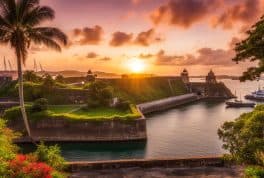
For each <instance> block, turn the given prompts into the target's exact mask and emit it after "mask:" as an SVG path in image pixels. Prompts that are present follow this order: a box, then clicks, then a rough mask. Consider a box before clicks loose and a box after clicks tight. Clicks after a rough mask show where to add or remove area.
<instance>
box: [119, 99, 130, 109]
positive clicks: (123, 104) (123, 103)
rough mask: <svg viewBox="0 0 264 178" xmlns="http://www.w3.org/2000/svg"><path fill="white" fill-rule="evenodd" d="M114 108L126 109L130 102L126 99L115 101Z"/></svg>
mask: <svg viewBox="0 0 264 178" xmlns="http://www.w3.org/2000/svg"><path fill="white" fill-rule="evenodd" d="M116 108H117V109H119V110H122V111H126V110H128V109H129V108H130V103H129V101H126V100H120V101H119V102H117V104H116Z"/></svg>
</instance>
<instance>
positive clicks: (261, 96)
mask: <svg viewBox="0 0 264 178" xmlns="http://www.w3.org/2000/svg"><path fill="white" fill-rule="evenodd" d="M245 98H246V99H250V100H258V101H264V90H261V89H259V90H258V91H255V92H252V93H251V94H250V95H246V96H245Z"/></svg>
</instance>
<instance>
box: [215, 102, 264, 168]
mask: <svg viewBox="0 0 264 178" xmlns="http://www.w3.org/2000/svg"><path fill="white" fill-rule="evenodd" d="M263 123H264V105H259V106H257V107H256V108H255V110H254V111H253V112H250V113H245V114H242V115H241V116H240V117H239V118H238V119H236V120H235V121H234V122H225V123H224V124H223V125H222V127H221V128H220V129H219V130H218V135H219V137H220V139H221V140H222V141H223V142H224V145H223V148H224V149H226V150H228V151H229V152H230V153H231V155H232V156H233V158H235V160H237V161H239V162H245V163H258V162H261V160H259V159H260V158H261V157H263V153H264V124H263ZM260 155H262V156H260ZM262 159H263V158H262ZM262 161H263V160H262ZM260 164H263V163H260Z"/></svg>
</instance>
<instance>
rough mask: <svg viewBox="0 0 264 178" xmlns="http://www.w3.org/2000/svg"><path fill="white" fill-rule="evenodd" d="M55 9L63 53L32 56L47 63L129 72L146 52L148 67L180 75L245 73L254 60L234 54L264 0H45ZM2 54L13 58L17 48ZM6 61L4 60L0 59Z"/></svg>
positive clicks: (35, 51)
mask: <svg viewBox="0 0 264 178" xmlns="http://www.w3.org/2000/svg"><path fill="white" fill-rule="evenodd" d="M41 4H42V5H48V6H51V7H52V8H53V9H54V10H55V11H56V19H55V20H54V21H52V22H46V23H45V24H43V25H49V26H56V27H59V28H61V29H62V30H63V31H64V32H65V33H67V34H68V37H69V44H68V46H67V47H65V48H64V49H63V51H62V52H61V53H57V52H54V51H51V50H48V49H46V48H44V47H42V46H40V47H39V46H32V47H31V50H30V55H29V59H28V61H27V63H26V66H25V68H26V69H32V67H33V60H34V59H36V60H37V61H39V62H40V63H41V64H42V66H43V67H44V69H45V70H80V71H87V70H88V69H92V70H100V71H106V72H116V73H128V72H131V71H130V68H129V62H128V61H131V60H133V59H140V60H142V61H143V62H144V64H145V70H144V72H147V73H155V74H161V75H167V74H170V75H178V74H179V73H180V71H182V70H183V68H187V69H188V70H189V72H190V73H191V74H192V75H202V74H206V73H207V72H208V70H210V69H213V70H214V71H215V72H216V73H217V74H230V75H240V74H241V73H242V71H244V70H245V69H246V68H247V67H249V66H250V65H253V64H249V63H241V64H239V65H237V64H235V63H234V62H232V61H231V59H232V57H233V56H234V51H233V48H234V45H235V43H237V42H238V41H239V40H241V39H243V38H244V32H245V31H246V30H247V29H249V27H250V26H251V25H253V24H254V23H255V22H256V21H257V20H258V19H259V18H260V17H261V16H262V15H263V14H264V11H263V10H264V8H263V7H264V0H74V1H73V0H41ZM0 52H1V55H2V56H6V57H7V58H8V59H10V60H11V62H12V63H13V64H15V60H13V59H14V56H13V53H12V51H10V50H9V49H8V48H5V47H1V49H0ZM0 68H2V66H1V63H0Z"/></svg>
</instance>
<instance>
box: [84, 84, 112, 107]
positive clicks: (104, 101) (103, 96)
mask: <svg viewBox="0 0 264 178" xmlns="http://www.w3.org/2000/svg"><path fill="white" fill-rule="evenodd" d="M86 87H87V88H86V89H87V90H88V99H87V107H88V108H96V107H100V106H101V107H108V106H109V105H110V102H111V100H112V98H113V90H112V88H111V87H109V86H108V85H107V84H106V83H105V82H102V81H95V82H92V83H90V84H89V85H87V86H86Z"/></svg>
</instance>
